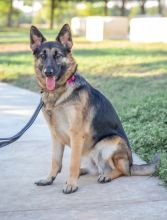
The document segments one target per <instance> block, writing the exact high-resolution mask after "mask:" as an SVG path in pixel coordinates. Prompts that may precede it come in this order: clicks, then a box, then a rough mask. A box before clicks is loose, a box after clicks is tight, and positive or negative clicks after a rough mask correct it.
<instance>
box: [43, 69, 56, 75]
mask: <svg viewBox="0 0 167 220" xmlns="http://www.w3.org/2000/svg"><path fill="white" fill-rule="evenodd" d="M44 73H45V75H46V76H53V75H54V70H53V68H52V67H46V68H45V69H44Z"/></svg>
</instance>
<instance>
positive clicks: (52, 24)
mask: <svg viewBox="0 0 167 220" xmlns="http://www.w3.org/2000/svg"><path fill="white" fill-rule="evenodd" d="M54 9H55V0H51V4H50V29H53V26H54Z"/></svg>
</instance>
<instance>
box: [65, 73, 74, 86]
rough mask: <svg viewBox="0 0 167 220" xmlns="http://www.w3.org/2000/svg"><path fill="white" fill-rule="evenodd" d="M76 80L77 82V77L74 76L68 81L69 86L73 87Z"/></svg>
mask: <svg viewBox="0 0 167 220" xmlns="http://www.w3.org/2000/svg"><path fill="white" fill-rule="evenodd" d="M75 80H76V75H72V76H71V78H69V79H68V80H67V84H68V85H71V84H72V83H73V82H75Z"/></svg>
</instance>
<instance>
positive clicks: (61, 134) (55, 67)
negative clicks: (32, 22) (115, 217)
mask: <svg viewBox="0 0 167 220" xmlns="http://www.w3.org/2000/svg"><path fill="white" fill-rule="evenodd" d="M72 45H73V42H72V35H71V30H70V27H69V25H68V24H65V25H64V26H63V27H62V29H61V30H60V32H59V34H58V36H57V38H56V39H55V40H54V41H46V39H45V37H44V36H43V35H42V34H41V32H40V31H39V30H38V29H37V28H36V27H35V26H32V27H31V30H30V47H31V49H32V51H33V54H34V58H35V72H36V78H37V82H38V85H39V86H40V88H41V90H42V100H43V102H44V107H43V114H44V116H45V118H46V121H47V123H48V125H49V128H50V132H51V136H52V143H53V144H52V166H51V170H50V172H49V175H48V177H47V178H46V179H44V180H40V181H38V182H36V184H37V185H38V186H45V185H50V184H52V183H53V181H54V180H55V178H56V176H57V174H58V173H59V172H60V171H61V168H62V157H63V152H64V147H65V145H68V146H70V147H71V161H70V167H69V177H68V179H67V182H66V183H65V185H64V188H63V192H64V193H66V194H67V193H73V192H75V191H76V190H77V189H78V184H77V181H78V178H79V176H80V175H82V174H85V173H88V172H89V173H94V174H97V175H98V182H99V183H107V182H110V181H111V180H113V179H115V178H117V177H120V176H123V175H125V176H130V175H151V174H153V173H154V171H155V168H156V165H157V163H158V161H159V158H158V157H157V156H156V157H155V158H154V159H153V161H152V162H151V163H149V164H145V165H134V164H133V163H132V152H131V149H130V145H129V141H128V138H127V136H126V134H125V131H124V129H123V126H122V124H121V121H120V119H119V117H118V115H117V113H116V111H115V110H114V108H113V106H112V104H111V103H110V102H109V100H107V99H106V98H105V96H104V95H102V94H101V93H100V92H99V91H98V90H96V89H94V88H93V87H92V86H91V85H90V84H89V83H88V82H87V81H86V80H85V79H84V78H83V77H82V76H80V75H79V74H78V72H77V64H76V62H75V60H74V58H73V56H72V53H71V49H72Z"/></svg>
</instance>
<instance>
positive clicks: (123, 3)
mask: <svg viewBox="0 0 167 220" xmlns="http://www.w3.org/2000/svg"><path fill="white" fill-rule="evenodd" d="M125 2H126V0H122V6H121V16H125Z"/></svg>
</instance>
